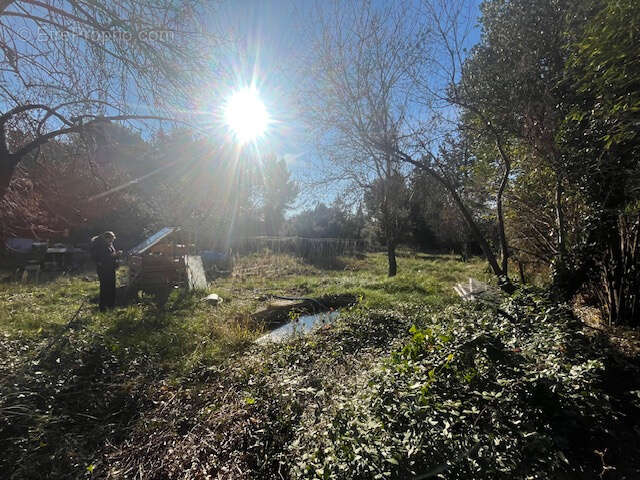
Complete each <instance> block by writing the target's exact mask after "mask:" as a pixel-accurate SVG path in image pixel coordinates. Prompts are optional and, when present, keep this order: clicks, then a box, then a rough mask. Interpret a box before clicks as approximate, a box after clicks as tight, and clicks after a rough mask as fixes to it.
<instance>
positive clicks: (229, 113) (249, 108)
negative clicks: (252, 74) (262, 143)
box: [224, 87, 269, 143]
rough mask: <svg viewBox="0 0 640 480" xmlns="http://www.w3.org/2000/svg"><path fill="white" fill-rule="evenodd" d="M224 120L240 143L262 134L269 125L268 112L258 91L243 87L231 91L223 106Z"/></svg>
mask: <svg viewBox="0 0 640 480" xmlns="http://www.w3.org/2000/svg"><path fill="white" fill-rule="evenodd" d="M224 121H225V123H226V124H227V126H228V127H229V128H230V129H231V131H232V132H233V134H234V135H235V136H236V139H237V140H238V141H239V142H241V143H246V142H249V141H251V140H255V139H257V138H259V137H261V136H262V135H264V133H265V131H266V129H267V127H268V125H269V114H268V113H267V109H266V108H265V106H264V103H262V100H261V99H260V96H259V94H258V91H257V90H256V89H255V88H253V87H245V88H243V89H241V90H238V91H236V92H235V93H233V94H232V95H231V96H230V97H229V100H227V102H226V104H225V107H224Z"/></svg>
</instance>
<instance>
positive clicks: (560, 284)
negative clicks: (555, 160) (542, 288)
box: [553, 173, 569, 295]
mask: <svg viewBox="0 0 640 480" xmlns="http://www.w3.org/2000/svg"><path fill="white" fill-rule="evenodd" d="M563 194H564V190H563V187H562V177H560V175H559V174H558V173H556V191H555V198H554V203H555V214H556V229H557V232H556V233H557V235H556V241H557V244H558V248H557V253H556V255H555V257H554V262H553V284H554V286H555V287H556V290H557V291H559V292H563V293H564V294H565V295H566V294H567V286H568V282H569V278H568V277H569V275H568V271H567V247H566V226H565V220H564V212H563V210H562V196H563Z"/></svg>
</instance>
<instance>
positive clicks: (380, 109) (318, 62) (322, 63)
mask: <svg viewBox="0 0 640 480" xmlns="http://www.w3.org/2000/svg"><path fill="white" fill-rule="evenodd" d="M325 7H327V5H325ZM328 9H329V10H326V11H322V10H321V11H320V12H319V14H318V15H317V16H316V17H314V18H317V19H321V21H322V24H321V28H320V29H319V31H320V33H321V35H320V38H318V39H316V46H315V47H316V48H315V49H314V50H313V55H314V57H313V58H312V59H310V64H311V72H312V74H311V75H310V76H309V77H308V78H309V79H310V81H311V83H310V85H309V86H308V88H307V89H306V90H305V95H304V97H305V100H306V101H305V111H306V114H307V120H308V122H309V125H311V126H313V127H314V129H315V133H316V134H317V137H316V138H317V140H318V142H317V143H318V144H319V146H320V148H321V151H322V152H323V153H324V155H325V158H326V159H328V161H329V162H328V163H329V165H328V167H327V168H325V169H324V170H325V180H328V181H330V180H338V181H343V182H345V181H346V182H347V184H348V186H349V187H351V188H355V189H357V190H358V191H359V192H360V193H362V194H366V195H368V196H369V198H370V199H371V201H370V202H369V204H370V207H371V206H373V205H375V208H376V210H377V211H376V218H377V220H378V221H380V222H381V223H382V224H381V225H380V230H381V232H382V234H383V235H382V236H383V237H384V238H383V240H384V242H385V244H386V248H387V255H388V262H389V270H388V273H389V276H394V275H395V274H396V272H397V264H396V255H395V250H396V246H397V243H398V239H399V236H398V233H399V232H398V231H399V230H400V229H399V228H398V222H399V217H398V212H399V211H400V210H401V208H402V207H405V206H403V205H399V204H398V202H400V201H401V199H400V198H399V197H398V195H395V192H394V191H393V186H394V185H395V184H397V180H398V178H402V177H403V176H404V174H405V173H406V172H403V170H406V165H403V164H400V163H398V162H397V161H396V159H395V156H394V153H393V151H394V150H395V148H396V146H395V145H396V143H397V142H398V139H399V135H400V129H401V128H402V125H403V122H404V118H405V115H406V114H407V107H408V103H407V100H408V97H407V96H406V93H405V92H403V91H402V89H401V88H399V87H400V86H401V84H402V83H403V82H404V81H406V80H408V79H409V76H408V75H407V73H408V71H407V60H408V58H407V55H408V54H410V52H411V50H412V48H411V46H410V42H411V32H408V31H406V30H405V27H406V24H405V22H404V21H403V20H402V15H403V14H404V13H406V12H404V11H402V10H399V9H397V8H392V7H391V6H386V7H383V8H382V9H377V8H375V7H373V6H372V5H371V4H370V3H369V2H362V3H357V2H355V3H349V2H346V3H339V2H337V3H334V4H332V5H328ZM370 137H371V138H370ZM372 139H373V140H372ZM380 146H383V148H381V147H380ZM373 199H375V201H373Z"/></svg>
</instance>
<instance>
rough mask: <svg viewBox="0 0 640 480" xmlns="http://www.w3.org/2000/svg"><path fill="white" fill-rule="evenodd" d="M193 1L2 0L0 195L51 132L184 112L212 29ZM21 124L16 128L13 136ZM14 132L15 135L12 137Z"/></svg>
mask: <svg viewBox="0 0 640 480" xmlns="http://www.w3.org/2000/svg"><path fill="white" fill-rule="evenodd" d="M203 8H204V6H202V5H200V4H199V3H198V2H196V1H195V0H187V1H184V2H174V1H171V0H122V1H116V2H99V1H94V0H63V1H57V0H20V1H2V2H0V49H2V55H3V56H2V62H1V68H0V110H1V111H2V113H0V198H2V197H3V196H4V194H5V193H6V191H7V188H8V186H9V183H10V181H11V178H12V176H13V174H14V172H15V170H16V167H17V166H18V165H19V164H20V162H21V161H22V160H23V159H25V158H26V157H27V156H28V155H32V154H34V153H36V154H37V152H38V149H39V147H41V146H42V145H43V144H44V143H46V142H47V141H49V140H50V139H53V138H56V137H62V138H64V136H66V135H70V134H75V133H83V134H92V133H95V132H97V131H99V130H100V128H98V127H99V126H100V124H101V123H102V122H107V121H127V120H150V121H157V120H163V119H172V120H175V119H177V118H183V117H184V115H183V114H180V113H176V111H178V110H180V109H184V108H186V106H187V105H188V103H187V102H188V96H189V92H190V91H192V89H193V88H194V85H195V83H196V81H197V80H198V79H199V78H202V77H201V76H202V75H203V74H206V73H207V72H210V70H211V67H210V64H209V63H208V62H207V57H208V53H207V52H208V51H210V49H209V47H210V46H211V41H212V37H211V36H210V35H208V34H207V32H205V31H203V30H201V29H200V27H198V21H197V20H198V18H199V17H200V16H201V15H202V14H203ZM14 132H19V135H17V136H16V135H13V133H14ZM15 138H20V141H15Z"/></svg>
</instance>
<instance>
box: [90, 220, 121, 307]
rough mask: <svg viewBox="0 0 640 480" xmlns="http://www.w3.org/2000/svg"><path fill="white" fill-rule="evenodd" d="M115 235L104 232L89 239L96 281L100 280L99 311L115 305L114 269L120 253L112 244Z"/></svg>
mask: <svg viewBox="0 0 640 480" xmlns="http://www.w3.org/2000/svg"><path fill="white" fill-rule="evenodd" d="M115 239H116V235H115V234H114V233H113V232H104V233H103V234H102V235H97V236H95V237H93V238H92V239H91V254H92V257H93V260H94V261H95V262H96V270H97V271H98V279H99V280H100V311H101V312H104V311H105V310H107V309H110V308H113V307H114V306H115V304H116V268H117V267H118V256H119V255H120V254H122V251H118V252H116V249H115V247H114V246H113V242H114V240H115Z"/></svg>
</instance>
